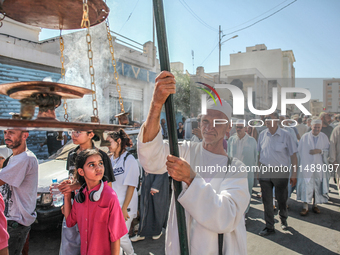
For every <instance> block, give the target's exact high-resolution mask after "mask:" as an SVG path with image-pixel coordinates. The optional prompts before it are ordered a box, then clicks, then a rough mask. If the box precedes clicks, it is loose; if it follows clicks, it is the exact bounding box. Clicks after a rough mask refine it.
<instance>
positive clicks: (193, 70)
mask: <svg viewBox="0 0 340 255" xmlns="http://www.w3.org/2000/svg"><path fill="white" fill-rule="evenodd" d="M191 56H192V74H193V75H194V74H195V58H194V51H193V50H191Z"/></svg>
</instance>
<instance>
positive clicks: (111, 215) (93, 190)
mask: <svg viewBox="0 0 340 255" xmlns="http://www.w3.org/2000/svg"><path fill="white" fill-rule="evenodd" d="M76 169H77V174H76V178H77V180H78V182H79V183H80V184H81V185H82V187H81V189H80V190H79V193H78V194H77V195H76V197H75V199H74V200H75V201H74V203H73V206H72V205H71V193H65V194H64V195H65V197H64V200H65V201H64V215H65V218H66V225H67V227H72V226H74V225H75V224H78V228H79V233H80V240H81V254H82V255H86V254H89V255H92V254H96V255H97V254H98V255H107V254H111V255H118V254H119V250H120V240H119V239H120V238H121V237H122V236H124V235H125V234H126V233H127V232H128V230H127V228H126V225H125V220H124V217H123V214H122V211H121V209H120V205H119V201H118V198H117V195H116V193H115V192H114V190H113V189H112V188H111V187H109V186H108V185H107V182H103V181H102V178H103V175H104V165H103V159H102V156H101V154H100V153H99V152H98V151H97V150H95V149H90V150H89V149H88V150H84V151H82V152H80V153H79V154H78V156H77V158H76Z"/></svg>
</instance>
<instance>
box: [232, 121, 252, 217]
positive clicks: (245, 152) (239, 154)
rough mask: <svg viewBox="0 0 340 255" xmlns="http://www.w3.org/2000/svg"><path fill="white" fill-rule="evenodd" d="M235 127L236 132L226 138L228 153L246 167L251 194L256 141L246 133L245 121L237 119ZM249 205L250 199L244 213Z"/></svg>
mask: <svg viewBox="0 0 340 255" xmlns="http://www.w3.org/2000/svg"><path fill="white" fill-rule="evenodd" d="M235 127H236V134H235V135H233V136H232V137H230V138H229V140H228V155H229V156H230V157H235V158H237V159H239V160H241V161H242V163H243V164H245V165H246V166H247V167H248V168H247V174H248V175H247V176H248V190H249V194H250V195H251V193H252V189H253V185H254V171H255V170H254V169H255V167H256V166H257V149H256V148H257V142H256V140H255V139H254V138H253V137H251V136H249V135H248V134H247V133H246V129H247V127H245V121H242V120H237V121H236V125H235ZM252 167H253V168H252ZM249 207H250V199H249V204H248V208H247V210H246V211H245V213H247V212H248V211H249Z"/></svg>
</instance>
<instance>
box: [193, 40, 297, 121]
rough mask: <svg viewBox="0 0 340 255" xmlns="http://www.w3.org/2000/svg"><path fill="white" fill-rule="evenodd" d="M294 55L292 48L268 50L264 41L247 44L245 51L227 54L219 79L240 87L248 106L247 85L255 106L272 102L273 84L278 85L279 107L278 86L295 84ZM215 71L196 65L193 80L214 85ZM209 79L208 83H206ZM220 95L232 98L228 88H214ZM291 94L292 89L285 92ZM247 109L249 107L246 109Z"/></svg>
mask: <svg viewBox="0 0 340 255" xmlns="http://www.w3.org/2000/svg"><path fill="white" fill-rule="evenodd" d="M294 62H295V57H294V54H293V51H292V50H287V51H282V50H281V49H273V50H268V49H267V47H266V45H265V44H259V45H255V46H252V47H247V48H246V52H238V53H236V54H230V65H225V66H221V79H220V81H221V83H227V84H233V85H236V86H238V87H239V88H240V89H242V91H243V94H244V99H245V102H244V103H245V107H246V108H248V100H247V98H248V88H251V90H252V95H251V98H252V100H253V105H254V107H255V109H258V110H267V109H270V108H271V106H272V104H273V96H274V94H273V88H277V90H278V94H277V98H278V102H277V107H276V109H277V110H280V109H281V93H280V91H281V88H282V87H295V67H294ZM218 75H219V74H218V73H216V72H214V73H209V74H207V73H205V72H204V68H203V67H198V68H197V71H196V75H195V76H194V77H193V78H194V79H195V81H196V80H197V81H201V82H205V83H208V81H209V83H210V85H214V84H215V83H218V81H219V77H218ZM209 83H208V84H209ZM217 92H218V93H219V94H220V96H221V97H222V98H224V99H227V100H228V101H231V100H232V95H231V92H230V91H229V90H223V89H217ZM288 96H290V97H291V98H293V96H294V95H293V93H291V95H288ZM292 112H293V106H290V105H288V106H287V114H291V113H292ZM248 113H249V111H248Z"/></svg>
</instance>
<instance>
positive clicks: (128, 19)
mask: <svg viewBox="0 0 340 255" xmlns="http://www.w3.org/2000/svg"><path fill="white" fill-rule="evenodd" d="M138 2H139V0H137V2H136V4H135V7H133V9H132V11H131V13H130V15H129V17H128V18H127V20H126V21H125V23H124V24H123V26H122V27H121V28H120V30H119V33H120V32H121V31H122V29H123V27H124V26H125V24H126V23H127V22H128V21H129V19H130V18H131V16H132V14H133V12H134V10H135V9H136V7H137V4H138Z"/></svg>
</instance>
